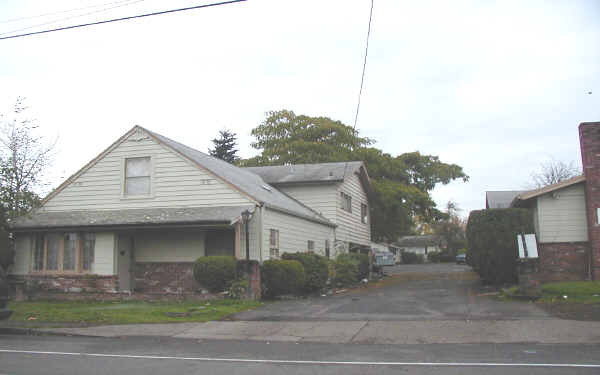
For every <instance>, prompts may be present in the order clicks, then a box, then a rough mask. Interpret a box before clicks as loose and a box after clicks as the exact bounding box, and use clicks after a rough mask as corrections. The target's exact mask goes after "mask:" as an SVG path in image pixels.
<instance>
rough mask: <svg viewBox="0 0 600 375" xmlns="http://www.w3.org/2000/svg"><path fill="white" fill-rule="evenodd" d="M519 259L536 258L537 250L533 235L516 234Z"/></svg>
mask: <svg viewBox="0 0 600 375" xmlns="http://www.w3.org/2000/svg"><path fill="white" fill-rule="evenodd" d="M517 244H518V245H519V258H537V257H538V249H537V242H536V240H535V234H517Z"/></svg>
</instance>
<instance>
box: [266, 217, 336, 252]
mask: <svg viewBox="0 0 600 375" xmlns="http://www.w3.org/2000/svg"><path fill="white" fill-rule="evenodd" d="M263 220H264V225H263V259H265V260H266V259H269V235H270V230H271V229H276V230H278V231H279V254H280V255H281V254H283V253H285V252H288V253H295V252H303V251H307V246H308V240H312V241H314V242H315V249H314V252H315V253H317V254H321V255H325V240H329V243H330V246H331V251H332V253H333V239H334V234H333V228H331V227H328V226H326V225H322V224H318V223H315V222H312V221H308V220H305V219H302V218H299V217H296V216H292V215H287V214H284V213H280V212H278V211H274V210H270V209H265V211H264V214H263Z"/></svg>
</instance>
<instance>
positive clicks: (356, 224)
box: [335, 174, 371, 246]
mask: <svg viewBox="0 0 600 375" xmlns="http://www.w3.org/2000/svg"><path fill="white" fill-rule="evenodd" d="M340 192H344V193H346V194H348V195H350V196H351V197H352V213H350V212H348V211H345V210H343V209H341V208H340V203H341V200H342V198H341V194H340ZM335 202H336V210H337V215H336V217H337V219H336V224H337V225H338V227H337V229H336V239H337V240H341V241H346V242H354V243H357V244H360V245H365V246H369V245H370V243H371V224H370V221H371V217H370V216H369V217H368V220H367V223H362V222H361V218H360V204H361V203H364V204H366V205H367V207H368V206H369V201H368V199H367V194H366V193H365V190H364V189H363V187H362V184H361V182H360V179H359V177H358V176H357V175H356V174H352V176H349V177H346V179H345V180H344V182H343V183H341V184H338V189H337V194H336V200H335Z"/></svg>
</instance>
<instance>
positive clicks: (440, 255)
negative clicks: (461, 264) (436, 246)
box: [427, 251, 456, 263]
mask: <svg viewBox="0 0 600 375" xmlns="http://www.w3.org/2000/svg"><path fill="white" fill-rule="evenodd" d="M427 259H428V260H429V261H430V262H432V263H448V262H454V261H455V260H456V257H454V256H452V254H450V253H449V252H447V251H439V252H433V253H429V255H427Z"/></svg>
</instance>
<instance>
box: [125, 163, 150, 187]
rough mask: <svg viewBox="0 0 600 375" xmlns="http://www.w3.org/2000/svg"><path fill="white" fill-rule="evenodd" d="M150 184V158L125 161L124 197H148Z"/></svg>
mask: <svg viewBox="0 0 600 375" xmlns="http://www.w3.org/2000/svg"><path fill="white" fill-rule="evenodd" d="M150 182H151V164H150V157H149V156H147V157H142V158H128V159H125V195H127V196H132V195H149V194H150Z"/></svg>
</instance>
